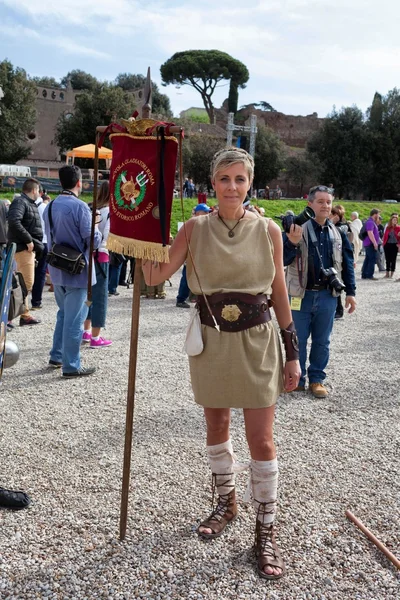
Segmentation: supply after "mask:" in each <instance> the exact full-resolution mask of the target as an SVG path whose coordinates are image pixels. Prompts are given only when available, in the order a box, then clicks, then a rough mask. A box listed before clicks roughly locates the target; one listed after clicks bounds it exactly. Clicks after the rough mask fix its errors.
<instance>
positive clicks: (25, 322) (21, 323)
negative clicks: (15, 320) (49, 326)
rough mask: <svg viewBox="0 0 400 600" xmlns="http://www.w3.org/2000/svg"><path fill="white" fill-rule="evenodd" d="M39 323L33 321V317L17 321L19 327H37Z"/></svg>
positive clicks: (39, 321)
mask: <svg viewBox="0 0 400 600" xmlns="http://www.w3.org/2000/svg"><path fill="white" fill-rule="evenodd" d="M39 323H41V320H40V319H35V318H34V317H28V318H27V319H24V318H23V317H21V318H20V320H19V326H20V327H23V326H24V325H38V324H39Z"/></svg>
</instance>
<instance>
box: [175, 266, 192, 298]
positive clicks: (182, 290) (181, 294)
mask: <svg viewBox="0 0 400 600" xmlns="http://www.w3.org/2000/svg"><path fill="white" fill-rule="evenodd" d="M189 294H190V290H189V286H188V284H187V279H186V265H183V269H182V277H181V282H180V284H179V290H178V295H177V297H176V301H177V302H185V300H187V299H188V298H189Z"/></svg>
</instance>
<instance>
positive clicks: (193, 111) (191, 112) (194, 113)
mask: <svg viewBox="0 0 400 600" xmlns="http://www.w3.org/2000/svg"><path fill="white" fill-rule="evenodd" d="M179 117H180V118H181V119H185V118H186V119H190V117H206V118H207V119H208V114H207V111H206V109H205V108H198V107H196V106H191V107H190V108H187V109H186V110H181V112H180V113H179Z"/></svg>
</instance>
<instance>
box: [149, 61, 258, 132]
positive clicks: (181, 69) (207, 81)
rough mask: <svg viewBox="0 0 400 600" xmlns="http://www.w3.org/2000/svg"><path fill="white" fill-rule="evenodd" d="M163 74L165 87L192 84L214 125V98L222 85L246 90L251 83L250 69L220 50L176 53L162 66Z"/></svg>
mask: <svg viewBox="0 0 400 600" xmlns="http://www.w3.org/2000/svg"><path fill="white" fill-rule="evenodd" d="M160 71H161V78H162V82H163V85H168V84H174V85H178V86H179V85H190V86H192V87H194V89H195V90H197V91H198V92H199V93H200V95H201V97H202V100H203V103H204V106H205V109H206V111H207V114H208V116H209V118H210V123H214V105H213V102H212V95H213V93H214V91H215V88H216V86H217V85H218V83H219V82H220V81H223V80H229V81H231V83H232V85H233V86H237V88H244V87H245V85H246V83H247V81H248V80H249V71H248V70H247V67H246V66H245V65H244V64H243V63H241V62H240V61H239V60H236V59H235V58H233V57H232V56H230V55H229V54H227V53H226V52H221V51H220V50H185V51H184V52H176V53H175V54H174V55H173V56H172V57H171V58H169V59H168V60H167V61H166V62H165V63H164V64H163V65H161V69H160ZM231 101H232V102H233V91H232V98H231ZM236 106H237V104H236ZM234 112H235V111H234Z"/></svg>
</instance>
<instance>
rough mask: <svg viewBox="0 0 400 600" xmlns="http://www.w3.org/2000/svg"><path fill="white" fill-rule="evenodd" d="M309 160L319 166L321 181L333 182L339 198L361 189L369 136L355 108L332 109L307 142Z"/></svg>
mask: <svg viewBox="0 0 400 600" xmlns="http://www.w3.org/2000/svg"><path fill="white" fill-rule="evenodd" d="M308 151H309V154H310V155H311V157H315V159H316V160H317V161H318V162H320V164H321V179H322V181H324V182H325V183H326V184H327V185H329V183H330V182H333V184H334V186H335V191H336V193H337V194H338V196H339V198H343V197H346V198H350V197H353V196H354V195H356V194H357V193H359V192H360V191H362V190H364V189H365V185H366V177H367V167H368V152H369V136H368V135H367V131H366V127H365V122H364V116H363V113H362V112H361V110H360V109H359V108H357V106H348V107H345V108H342V109H341V110H340V111H336V109H334V110H333V111H332V113H331V114H330V115H328V117H327V119H325V122H324V124H323V126H322V127H321V129H320V130H319V131H318V132H317V133H315V134H314V135H313V136H312V137H311V138H310V140H309V142H308Z"/></svg>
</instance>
